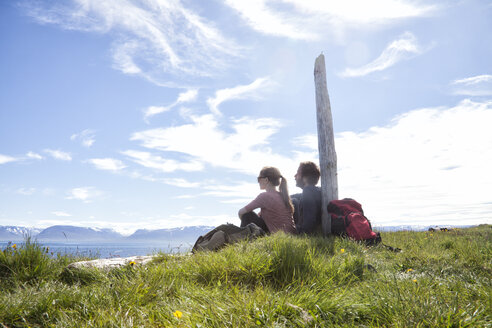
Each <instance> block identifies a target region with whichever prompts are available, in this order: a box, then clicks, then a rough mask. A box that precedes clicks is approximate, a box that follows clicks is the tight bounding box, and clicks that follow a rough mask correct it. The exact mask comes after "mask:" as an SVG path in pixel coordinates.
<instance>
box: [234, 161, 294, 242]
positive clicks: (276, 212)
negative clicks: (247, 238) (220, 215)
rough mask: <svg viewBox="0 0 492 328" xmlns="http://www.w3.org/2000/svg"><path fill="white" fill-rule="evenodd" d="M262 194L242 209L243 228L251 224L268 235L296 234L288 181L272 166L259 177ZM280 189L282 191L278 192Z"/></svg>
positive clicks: (267, 167) (240, 212)
mask: <svg viewBox="0 0 492 328" xmlns="http://www.w3.org/2000/svg"><path fill="white" fill-rule="evenodd" d="M257 180H258V183H259V185H260V189H261V190H265V192H262V193H260V194H259V195H258V196H257V197H256V198H255V199H254V200H253V201H251V202H250V203H249V204H248V205H246V206H244V207H243V208H241V209H240V210H239V212H238V216H239V218H240V219H241V227H245V226H247V225H248V224H249V223H255V224H256V225H257V226H259V227H260V228H262V229H263V230H265V232H267V233H274V232H277V231H284V232H287V233H295V232H296V227H295V224H294V218H293V216H292V215H293V213H294V206H293V205H292V201H291V199H290V196H289V190H288V188H287V180H286V179H285V178H284V177H283V176H282V175H281V174H280V171H279V170H278V169H277V168H275V167H272V166H266V167H264V168H263V169H262V170H261V171H260V174H259V175H258V178H257ZM277 187H279V190H280V191H277ZM257 208H260V209H261V211H260V213H259V215H258V214H256V213H255V212H253V210H254V209H257Z"/></svg>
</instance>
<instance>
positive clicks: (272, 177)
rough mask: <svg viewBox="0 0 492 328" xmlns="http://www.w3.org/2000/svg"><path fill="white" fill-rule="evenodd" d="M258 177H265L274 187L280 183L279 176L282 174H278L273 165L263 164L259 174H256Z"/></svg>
mask: <svg viewBox="0 0 492 328" xmlns="http://www.w3.org/2000/svg"><path fill="white" fill-rule="evenodd" d="M258 177H259V178H267V179H268V181H269V182H270V183H271V184H272V185H273V186H275V187H277V186H278V185H280V178H281V177H282V175H281V174H280V171H279V170H278V169H277V168H276V167H273V166H265V167H264V168H262V169H261V171H260V174H259V175H258Z"/></svg>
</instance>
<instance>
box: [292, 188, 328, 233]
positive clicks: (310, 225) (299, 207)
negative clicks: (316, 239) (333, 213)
mask: <svg viewBox="0 0 492 328" xmlns="http://www.w3.org/2000/svg"><path fill="white" fill-rule="evenodd" d="M291 198H292V202H293V203H294V208H295V212H294V221H295V223H296V230H297V233H308V234H312V233H316V232H318V231H321V189H320V188H319V187H316V186H306V187H304V189H302V193H301V194H295V195H292V196H291Z"/></svg>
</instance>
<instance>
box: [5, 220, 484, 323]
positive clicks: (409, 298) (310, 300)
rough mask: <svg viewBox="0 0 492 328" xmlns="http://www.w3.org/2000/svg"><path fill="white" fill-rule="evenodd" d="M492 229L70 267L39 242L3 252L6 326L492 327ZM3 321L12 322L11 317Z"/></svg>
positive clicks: (300, 242)
mask: <svg viewBox="0 0 492 328" xmlns="http://www.w3.org/2000/svg"><path fill="white" fill-rule="evenodd" d="M491 232H492V226H480V227H475V228H470V229H463V230H450V231H446V232H434V233H430V232H411V231H402V232H392V233H389V232H388V233H384V234H383V242H384V243H386V244H389V245H391V246H394V247H399V248H401V249H402V252H399V253H394V252H391V251H389V250H387V249H386V248H384V247H382V246H376V247H365V246H363V245H361V244H358V243H355V242H352V241H350V240H346V239H340V238H319V237H316V238H309V237H305V236H304V237H297V236H287V235H284V234H276V235H273V236H269V237H264V238H259V239H257V240H255V241H254V242H249V243H248V242H242V243H238V244H235V245H231V246H228V247H226V248H224V249H222V250H221V251H219V252H199V253H197V254H194V255H182V254H181V255H170V254H158V255H157V256H156V257H155V259H154V261H153V262H151V263H150V264H148V265H145V266H141V265H137V264H132V263H130V264H128V265H126V266H125V267H122V268H119V269H112V270H98V269H67V265H68V264H69V263H70V262H73V261H76V260H77V259H76V258H73V257H66V256H59V257H56V258H53V257H51V256H48V255H47V254H46V249H45V248H43V247H41V246H40V245H39V244H37V243H36V242H33V241H32V240H31V239H27V240H26V242H25V243H23V244H16V245H15V247H14V245H13V244H11V245H9V246H7V247H6V248H5V249H3V250H2V251H1V252H0V323H1V324H3V325H4V326H6V327H51V326H56V327H135V326H144V327H327V326H330V327H331V326H339V327H353V326H355V327H357V326H359V327H417V326H419V327H490V322H491V320H492V317H491V310H490V309H492V304H491V302H492V301H491V297H490V290H491V287H492V286H491V281H492V279H491V278H492V265H491V264H492V263H491ZM0 326H1V325H0Z"/></svg>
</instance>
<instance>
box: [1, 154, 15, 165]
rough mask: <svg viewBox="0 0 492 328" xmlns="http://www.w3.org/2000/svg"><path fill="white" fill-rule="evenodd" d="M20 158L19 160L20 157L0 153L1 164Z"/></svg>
mask: <svg viewBox="0 0 492 328" xmlns="http://www.w3.org/2000/svg"><path fill="white" fill-rule="evenodd" d="M18 160H19V159H18V158H15V157H12V156H7V155H2V154H0V164H6V163H9V162H16V161H18Z"/></svg>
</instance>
